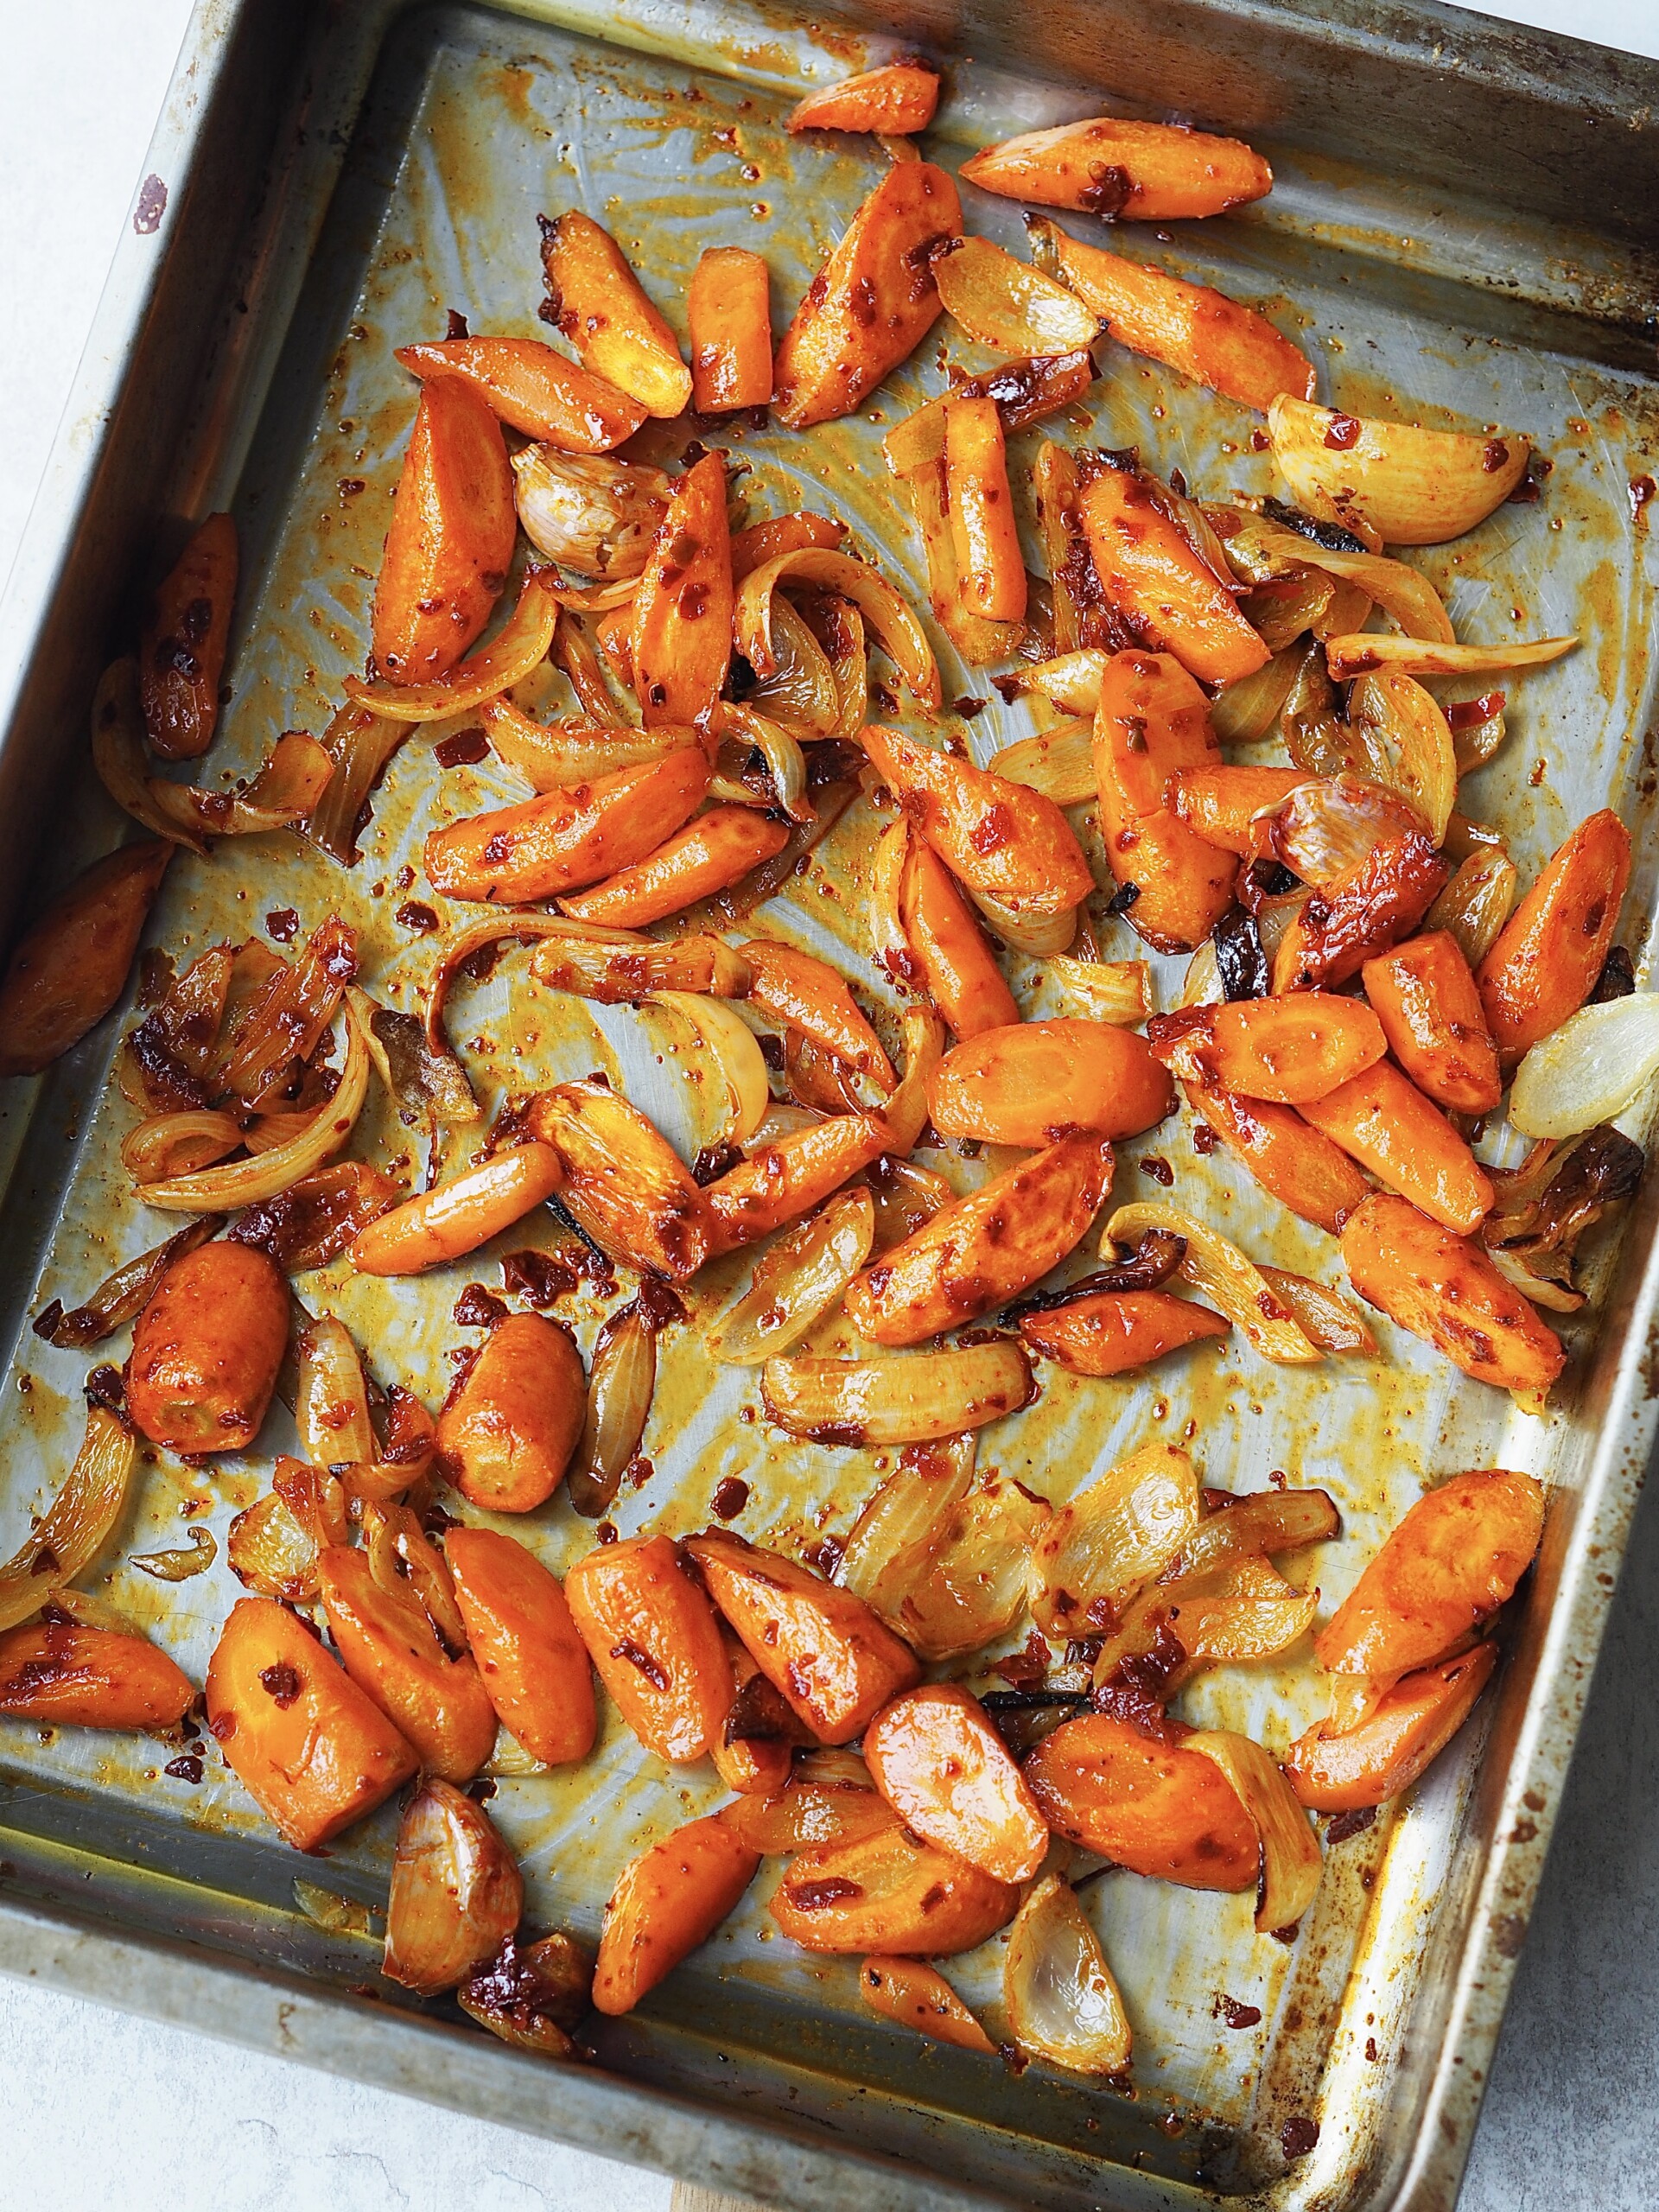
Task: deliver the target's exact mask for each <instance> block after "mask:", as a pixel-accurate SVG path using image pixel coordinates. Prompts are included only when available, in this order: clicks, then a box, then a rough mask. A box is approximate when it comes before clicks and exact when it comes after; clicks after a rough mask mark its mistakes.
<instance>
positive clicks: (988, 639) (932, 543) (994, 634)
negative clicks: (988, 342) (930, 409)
mask: <svg viewBox="0 0 1659 2212" xmlns="http://www.w3.org/2000/svg"><path fill="white" fill-rule="evenodd" d="M940 419H941V420H943V419H944V418H943V416H941V418H940ZM901 481H902V482H903V484H904V486H905V489H906V491H907V492H908V493H909V494H910V502H911V505H912V509H913V510H914V512H915V516H916V527H917V528H918V530H919V531H920V532H921V536H922V553H923V556H924V558H925V562H926V564H927V600H928V605H929V606H930V607H931V608H932V610H933V620H935V621H936V622H937V623H938V626H939V627H940V629H941V630H943V631H944V634H945V636H946V637H947V638H949V639H950V642H951V644H952V645H954V646H955V647H956V649H957V652H959V653H960V654H961V656H962V658H963V660H964V661H965V662H966V663H967V664H968V666H969V668H988V667H990V666H991V665H992V664H994V663H995V662H997V661H1001V660H1010V659H1012V658H1013V657H1014V654H1015V653H1016V652H1018V651H1019V650H1020V640H1021V639H1023V637H1024V636H1025V633H1026V626H1025V624H1024V622H1023V621H1020V622H998V621H992V620H990V619H989V617H988V616H986V615H983V614H977V613H975V612H974V610H973V609H972V608H971V607H969V605H968V603H967V594H966V592H965V591H964V590H963V582H962V575H961V569H960V567H959V565H958V563H957V542H956V538H955V537H954V536H953V534H952V532H951V529H950V507H949V495H948V490H947V486H946V483H945V474H944V460H943V459H942V458H940V459H936V460H933V461H926V462H924V463H923V464H922V465H921V466H920V467H916V468H914V469H912V470H911V471H910V473H909V474H906V476H904V477H903V478H902V479H901Z"/></svg>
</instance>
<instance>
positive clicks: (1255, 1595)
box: [1096, 1558, 1319, 1924]
mask: <svg viewBox="0 0 1659 2212" xmlns="http://www.w3.org/2000/svg"><path fill="white" fill-rule="evenodd" d="M1147 1594H1148V1596H1149V1597H1151V1598H1154V1599H1158V1598H1161V1599H1163V1600H1164V1602H1165V1603H1166V1605H1168V1606H1169V1607H1170V1609H1171V1611H1170V1624H1171V1627H1172V1628H1173V1631H1174V1634H1175V1636H1176V1637H1177V1639H1178V1640H1179V1643H1180V1645H1181V1647H1182V1649H1184V1650H1185V1653H1186V1655H1187V1656H1188V1658H1189V1659H1192V1660H1195V1661H1203V1662H1207V1663H1209V1664H1211V1665H1218V1664H1219V1665H1228V1666H1249V1665H1250V1664H1251V1663H1253V1662H1258V1661H1261V1660H1263V1659H1275V1658H1277V1657H1278V1656H1279V1654H1280V1653H1281V1651H1288V1650H1289V1649H1290V1647H1291V1645H1292V1644H1293V1643H1297V1642H1298V1641H1299V1640H1300V1638H1301V1637H1304V1636H1306V1634H1307V1631H1308V1630H1309V1629H1311V1628H1312V1627H1313V1622H1314V1618H1315V1617H1316V1616H1317V1614H1318V1612H1319V1592H1318V1591H1317V1590H1306V1591H1302V1590H1296V1589H1293V1588H1292V1586H1291V1585H1290V1584H1289V1583H1288V1582H1287V1581H1286V1580H1285V1579H1284V1577H1283V1576H1282V1575H1281V1574H1279V1573H1275V1572H1274V1569H1273V1568H1272V1567H1270V1566H1269V1565H1268V1562H1267V1560H1265V1559H1260V1558H1257V1559H1250V1558H1244V1559H1239V1560H1232V1561H1230V1563H1229V1564H1228V1565H1226V1566H1225V1567H1221V1568H1219V1569H1218V1570H1212V1571H1211V1573H1207V1574H1205V1575H1204V1576H1201V1577H1198V1576H1195V1577H1187V1576H1183V1577H1182V1578H1181V1580H1179V1582H1164V1583H1160V1585H1159V1586H1158V1588H1157V1590H1156V1591H1154V1592H1148V1593H1147ZM1104 1656H1105V1655H1104V1654H1102V1657H1104ZM1100 1679H1103V1677H1101V1676H1100V1675H1099V1674H1098V1672H1097V1673H1096V1680H1100ZM1281 1924H1282V1923H1281Z"/></svg>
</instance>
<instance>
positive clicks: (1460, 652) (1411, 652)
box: [1325, 630, 1579, 683]
mask: <svg viewBox="0 0 1659 2212" xmlns="http://www.w3.org/2000/svg"><path fill="white" fill-rule="evenodd" d="M1578 642H1579V641H1578V639H1576V638H1539V639H1533V640H1531V641H1530V642H1523V641H1522V639H1519V638H1516V639H1511V640H1510V643H1509V644H1508V645H1438V644H1425V643H1424V642H1423V641H1422V640H1421V639H1419V638H1384V637H1379V636H1377V635H1376V633H1375V632H1372V631H1370V630H1362V631H1361V632H1359V633H1358V634H1357V636H1354V635H1348V636H1344V637H1335V638H1327V639H1325V665H1326V667H1327V668H1328V669H1329V670H1330V671H1331V675H1332V680H1333V681H1334V682H1336V683H1345V682H1346V681H1347V679H1348V678H1349V677H1354V676H1363V675H1365V674H1367V673H1368V672H1369V671H1371V670H1373V669H1378V668H1395V669H1398V670H1399V671H1400V672H1401V673H1402V675H1404V676H1484V675H1486V674H1487V673H1488V671H1492V670H1497V669H1502V668H1542V667H1544V666H1546V665H1547V664H1548V663H1549V662H1550V661H1553V660H1560V658H1561V656H1562V654H1563V653H1570V652H1572V650H1573V646H1574V645H1577V644H1578Z"/></svg>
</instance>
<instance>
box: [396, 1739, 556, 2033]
mask: <svg viewBox="0 0 1659 2212" xmlns="http://www.w3.org/2000/svg"><path fill="white" fill-rule="evenodd" d="M523 1911H524V1878H523V1877H522V1876H521V1875H520V1873H519V1872H518V1866H517V1865H516V1864H515V1863H514V1860H513V1856H512V1853H511V1852H510V1851H509V1850H508V1848H507V1847H506V1844H505V1841H504V1840H503V1839H502V1837H501V1835H500V1834H499V1831H498V1829H497V1828H496V1826H495V1823H494V1822H493V1821H492V1820H491V1818H490V1816H489V1815H488V1814H487V1813H486V1811H485V1810H484V1808H483V1807H482V1806H481V1805H479V1804H475V1803H474V1802H473V1800H472V1799H471V1798H470V1797H467V1796H463V1794H462V1793H461V1791H460V1790H459V1789H456V1788H455V1786H454V1783H449V1782H445V1781H443V1780H442V1778H441V1777H439V1776H437V1775H431V1774H429V1775H427V1776H425V1777H423V1780H422V1783H421V1785H420V1788H419V1789H417V1790H416V1792H415V1795H414V1796H413V1797H412V1798H411V1799H410V1802H409V1803H408V1805H407V1806H406V1807H405V1808H404V1816H403V1819H402V1820H401V1821H399V1823H398V1826H397V1850H396V1852H395V1853H393V1856H392V1861H391V1894H390V1896H389V1897H388V1898H387V1900H386V1950H385V1960H384V1961H383V1963H382V1966H381V1969H380V1970H381V1972H382V1973H383V1974H385V1976H386V1977H387V1979H388V1980H391V1981H397V1982H401V1983H402V1984H403V1985H404V1988H405V1989H416V1990H419V1991H420V1993H421V1994H422V1995H423V1996H424V1997H436V1996H439V1995H441V1994H442V1992H443V1991H444V1990H446V1989H453V1988H454V1986H455V1984H456V1983H457V1982H458V1981H464V1980H466V1978H467V1975H468V1974H474V1973H475V1972H476V1971H477V1970H478V1968H479V1967H482V1966H483V1965H485V1964H486V1961H489V1960H491V1959H493V1958H494V1957H495V1955H496V1954H497V1953H498V1952H499V1950H500V1948H501V1946H502V1945H503V1944H504V1943H505V1942H509V1941H510V1940H511V1938H512V1935H513V1932H514V1930H515V1929H517V1928H518V1917H519V1915H520V1914H521V1913H522V1912H523Z"/></svg>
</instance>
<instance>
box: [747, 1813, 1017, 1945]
mask: <svg viewBox="0 0 1659 2212" xmlns="http://www.w3.org/2000/svg"><path fill="white" fill-rule="evenodd" d="M1019 1904H1020V1891H1019V1890H1018V1889H1017V1888H1016V1887H1015V1886H1014V1884H1012V1883H1010V1882H999V1881H998V1880H997V1879H996V1878H995V1876H994V1875H991V1874H987V1873H984V1872H982V1871H981V1870H980V1868H978V1867H977V1866H969V1865H968V1863H967V1862H966V1860H965V1859H957V1858H955V1857H954V1856H953V1855H952V1854H951V1853H950V1852H948V1851H940V1850H938V1849H937V1848H936V1847H934V1846H933V1845H931V1844H929V1843H923V1842H920V1841H918V1839H917V1838H916V1837H914V1836H912V1835H910V1834H906V1831H905V1829H904V1828H903V1827H901V1826H899V1825H896V1824H895V1825H894V1826H893V1827H887V1828H882V1829H880V1831H879V1832H878V1833H877V1834H874V1835H869V1836H864V1837H861V1839H860V1840H858V1841H856V1842H852V1843H836V1844H829V1845H827V1846H826V1847H824V1848H823V1849H822V1850H818V1851H804V1852H803V1853H801V1855H800V1856H799V1858H798V1859H793V1860H792V1861H791V1864H790V1866H788V1868H787V1869H786V1871H785V1874H784V1878H783V1880H782V1881H781V1882H779V1885H778V1887H777V1889H776V1891H774V1892H773V1894H772V1902H771V1904H770V1906H769V1908H768V1910H770V1912H771V1914H772V1918H773V1919H774V1920H775V1921H776V1922H777V1923H778V1925H779V1928H781V1929H783V1931H784V1933H785V1936H789V1937H791V1939H792V1941H794V1942H797V1943H799V1944H800V1945H801V1946H802V1947H803V1948H804V1949H806V1950H809V1951H880V1952H881V1953H883V1954H884V1955H899V1956H902V1955H905V1954H906V1953H914V1954H918V1955H925V1956H928V1957H932V1958H943V1957H945V1956H948V1955H950V1953H951V1952H954V1951H971V1950H972V1949H973V1948H975V1947H976V1945H977V1944H980V1943H982V1942H984V1941H985V1939H986V1937H987V1936H994V1935H995V1933H996V1931H997V1929H999V1928H1003V1927H1006V1926H1007V1923H1008V1922H1009V1921H1010V1920H1012V1919H1013V1917H1014V1914H1015V1912H1016V1911H1017V1910H1018V1909H1019Z"/></svg>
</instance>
